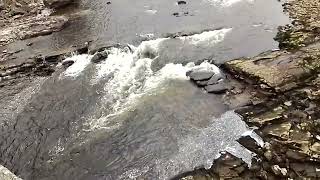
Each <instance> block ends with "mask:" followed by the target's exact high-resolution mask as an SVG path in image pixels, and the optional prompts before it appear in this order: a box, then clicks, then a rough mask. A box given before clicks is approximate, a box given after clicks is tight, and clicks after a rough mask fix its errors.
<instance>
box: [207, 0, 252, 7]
mask: <svg viewBox="0 0 320 180" xmlns="http://www.w3.org/2000/svg"><path fill="white" fill-rule="evenodd" d="M203 1H205V2H208V3H210V4H212V5H216V6H222V7H230V6H233V5H235V4H237V3H239V2H242V1H245V2H247V3H253V2H254V1H255V0H203Z"/></svg>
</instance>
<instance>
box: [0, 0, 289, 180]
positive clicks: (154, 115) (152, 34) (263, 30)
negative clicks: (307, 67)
mask: <svg viewBox="0 0 320 180" xmlns="http://www.w3.org/2000/svg"><path fill="white" fill-rule="evenodd" d="M263 5H268V8H265V7H264V6H263ZM81 6H83V7H90V8H91V9H92V11H93V12H95V13H96V14H94V13H93V12H90V13H93V14H89V15H86V16H85V18H80V19H78V22H77V23H75V25H77V26H79V27H81V28H78V29H79V32H77V33H75V32H76V31H74V30H75V29H74V28H75V27H74V26H73V25H72V24H71V26H70V27H68V28H67V29H66V30H65V31H63V32H61V33H57V34H53V35H51V36H49V37H47V38H49V39H48V42H49V46H50V43H52V44H56V45H58V46H60V45H61V46H65V45H66V44H68V43H74V42H75V41H77V40H78V39H77V40H75V39H76V38H79V39H81V38H82V37H83V39H86V37H96V38H97V39H96V42H98V43H97V44H99V42H106V41H108V43H110V42H112V41H114V42H117V43H121V44H122V45H123V46H114V47H110V48H108V49H107V50H106V51H108V53H109V56H108V58H106V59H104V60H103V61H101V62H99V63H93V62H91V58H92V55H87V54H81V55H74V56H71V57H68V58H67V59H66V60H68V61H69V60H72V61H74V64H72V65H71V66H70V67H67V68H65V67H64V66H63V65H59V66H58V67H57V71H56V72H55V73H54V74H53V75H52V76H51V77H48V78H39V79H37V80H35V81H33V83H31V84H30V85H29V86H28V88H26V89H24V90H23V91H21V92H20V93H18V94H16V95H15V96H13V97H8V99H5V100H2V101H1V104H3V108H2V109H1V111H0V112H1V121H0V124H1V128H2V129H1V132H0V137H1V139H0V141H1V144H0V150H1V153H0V160H1V161H0V162H1V164H3V165H5V166H6V167H8V168H9V169H10V170H12V171H13V172H15V173H17V174H18V175H20V176H21V177H23V178H25V179H32V180H37V179H43V180H49V179H50V180H51V179H52V180H54V179H62V180H63V179H79V180H80V179H88V180H91V179H99V180H100V179H103V180H105V179H107V180H109V179H112V180H113V179H170V178H173V177H174V176H176V175H178V174H180V173H184V172H187V171H191V170H193V169H194V168H198V167H205V168H209V167H210V166H211V163H212V162H213V160H214V159H216V158H217V157H219V153H220V152H221V151H228V152H230V153H232V154H234V155H236V156H238V157H240V158H242V159H243V160H245V161H246V162H247V163H248V164H250V160H251V157H252V154H251V153H250V152H249V151H247V150H245V149H244V148H243V147H242V146H240V145H239V144H238V143H237V142H236V140H237V139H238V138H239V137H241V135H243V134H244V133H248V131H250V130H249V129H248V128H247V127H246V125H245V123H244V122H243V121H242V120H241V117H239V116H238V115H237V114H235V113H234V112H233V110H232V109H231V108H230V107H228V106H227V105H226V104H225V103H224V101H223V98H222V97H223V95H212V94H208V93H206V92H205V91H203V90H202V89H200V88H198V87H196V86H195V85H194V84H192V83H191V82H190V81H189V79H188V77H187V76H186V72H187V71H189V70H192V69H195V68H200V67H201V68H207V69H211V70H214V71H216V72H217V73H222V72H220V70H219V68H218V67H217V66H215V65H213V64H212V63H214V64H219V63H221V62H223V61H225V60H226V59H227V58H229V57H234V56H241V55H248V53H249V52H250V53H251V54H250V55H254V54H255V53H258V52H259V51H261V50H267V49H272V48H275V47H276V43H275V42H273V41H272V36H273V35H274V34H275V29H276V27H277V25H279V24H280V23H284V22H285V21H287V19H286V17H285V16H283V15H281V5H280V4H279V3H278V2H272V3H271V2H269V1H268V2H266V1H264V0H256V1H240V0H222V1H215V0H207V1H205V0H202V1H191V2H187V4H186V5H183V7H181V5H178V4H176V2H174V1H168V0H165V1H155V0H153V1H143V0H141V1H136V2H135V3H132V2H131V3H130V2H129V1H126V0H119V1H112V2H111V4H110V3H107V2H104V1H100V0H97V1H83V2H82V5H81ZM129 6H132V7H129ZM109 9H110V10H109ZM245 10H248V11H245ZM249 10H250V11H249ZM172 12H173V13H174V12H178V15H177V14H175V15H176V16H178V17H175V16H173V15H172ZM186 12H188V13H186ZM274 12H277V13H278V14H279V15H278V16H279V17H274ZM109 16H110V18H109V19H108V18H106V17H109ZM93 17H94V18H95V19H90V18H93ZM115 17H116V18H115ZM221 17H224V18H221ZM166 18H168V19H169V18H170V19H171V20H166ZM172 18H174V19H173V20H172ZM84 19H86V20H87V21H84ZM279 19H280V20H279ZM99 22H101V23H99ZM213 24H214V25H213ZM106 26H108V27H106ZM218 27H219V28H218ZM72 29H73V31H74V32H73V33H70V31H71V30H72ZM182 29H183V30H184V32H185V33H186V35H185V36H180V37H175V38H172V37H171V38H170V37H167V36H165V35H164V34H174V33H177V32H181V30H182ZM71 34H72V35H71ZM85 35H86V37H84V36H85ZM51 38H53V39H51ZM57 38H58V39H57ZM70 38H71V39H70ZM73 38H75V39H73ZM107 39H108V40H107ZM60 40H63V41H67V42H61V41H60ZM81 41H82V40H81ZM108 43H106V44H108ZM252 44H254V46H252ZM35 47H37V44H35ZM47 47H48V46H47ZM49 49H50V48H49ZM251 50H252V51H251Z"/></svg>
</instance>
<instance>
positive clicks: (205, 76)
mask: <svg viewBox="0 0 320 180" xmlns="http://www.w3.org/2000/svg"><path fill="white" fill-rule="evenodd" d="M214 74H215V73H214V72H212V71H206V70H199V71H198V70H192V71H189V72H187V74H186V75H187V76H189V77H190V79H191V80H193V81H204V80H209V79H210V78H211V77H212V76H213V75H214Z"/></svg>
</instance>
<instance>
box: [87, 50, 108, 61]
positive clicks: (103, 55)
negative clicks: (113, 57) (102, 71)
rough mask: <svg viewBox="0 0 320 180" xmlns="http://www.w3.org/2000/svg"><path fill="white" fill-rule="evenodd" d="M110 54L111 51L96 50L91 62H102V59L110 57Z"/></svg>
mask: <svg viewBox="0 0 320 180" xmlns="http://www.w3.org/2000/svg"><path fill="white" fill-rule="evenodd" d="M108 56H109V53H108V52H107V51H99V52H96V53H95V54H94V55H93V57H92V59H91V62H93V63H99V62H101V61H102V60H104V59H106V58H108Z"/></svg>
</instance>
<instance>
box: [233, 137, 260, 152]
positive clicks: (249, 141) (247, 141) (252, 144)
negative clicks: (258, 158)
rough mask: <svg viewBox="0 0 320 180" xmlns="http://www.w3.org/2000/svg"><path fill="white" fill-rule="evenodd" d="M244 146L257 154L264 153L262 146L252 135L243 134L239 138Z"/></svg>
mask: <svg viewBox="0 0 320 180" xmlns="http://www.w3.org/2000/svg"><path fill="white" fill-rule="evenodd" d="M237 141H238V142H239V143H240V144H241V145H242V146H244V147H245V148H247V149H248V150H250V151H252V152H255V153H256V154H261V153H262V147H261V146H260V145H259V143H258V142H257V141H256V140H255V139H253V138H252V137H251V136H249V135H248V136H242V137H240V138H239V139H238V140H237Z"/></svg>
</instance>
